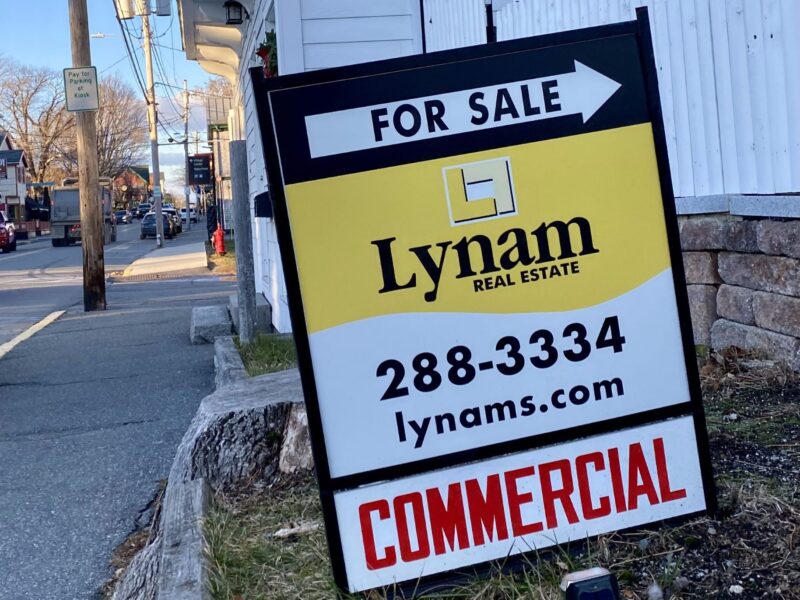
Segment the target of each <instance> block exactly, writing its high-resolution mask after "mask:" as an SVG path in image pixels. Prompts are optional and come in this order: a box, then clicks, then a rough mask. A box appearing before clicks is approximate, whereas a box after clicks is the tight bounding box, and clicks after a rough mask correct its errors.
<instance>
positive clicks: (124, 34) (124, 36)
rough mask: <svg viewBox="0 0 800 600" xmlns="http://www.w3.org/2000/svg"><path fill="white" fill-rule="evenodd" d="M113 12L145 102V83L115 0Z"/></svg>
mask: <svg viewBox="0 0 800 600" xmlns="http://www.w3.org/2000/svg"><path fill="white" fill-rule="evenodd" d="M114 12H115V13H116V16H117V24H118V25H119V30H120V32H121V33H122V39H123V40H124V42H125V49H126V50H127V52H128V58H130V62H131V68H132V69H133V74H134V76H135V77H136V82H137V83H138V84H139V89H141V90H142V94H144V98H145V102H147V92H146V91H145V85H144V82H143V81H142V78H141V74H140V73H139V71H138V70H137V69H136V65H137V64H138V62H136V59H135V53H134V52H133V50H132V49H131V45H130V42H129V41H128V36H127V27H125V26H124V25H123V23H122V19H121V18H120V14H119V7H118V6H117V3H116V2H114Z"/></svg>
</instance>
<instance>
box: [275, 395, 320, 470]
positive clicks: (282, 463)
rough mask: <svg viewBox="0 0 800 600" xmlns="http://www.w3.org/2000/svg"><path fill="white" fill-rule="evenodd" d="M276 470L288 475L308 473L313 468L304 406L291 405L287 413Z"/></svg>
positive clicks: (299, 404)
mask: <svg viewBox="0 0 800 600" xmlns="http://www.w3.org/2000/svg"><path fill="white" fill-rule="evenodd" d="M278 468H279V469H280V471H281V473H288V474H294V473H297V472H300V471H310V470H311V469H313V468H314V457H313V456H312V455H311V438H310V436H309V433H308V416H307V415H306V406H305V404H301V403H296V404H292V408H291V410H290V411H289V418H288V419H287V421H286V429H285V430H284V433H283V446H282V447H281V455H280V458H279V460H278Z"/></svg>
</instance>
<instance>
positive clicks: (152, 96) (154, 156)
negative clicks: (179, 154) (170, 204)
mask: <svg viewBox="0 0 800 600" xmlns="http://www.w3.org/2000/svg"><path fill="white" fill-rule="evenodd" d="M145 6H146V7H147V8H146V9H145V10H144V11H142V43H143V46H144V68H145V75H146V76H147V115H148V117H149V119H148V120H149V122H150V160H151V162H152V165H153V169H152V171H153V172H152V177H153V201H154V202H155V205H156V248H161V246H162V245H163V244H164V217H163V216H162V212H161V170H160V169H159V165H158V113H157V111H156V87H155V84H154V83H153V50H152V48H151V47H150V43H151V40H150V11H149V6H147V5H145Z"/></svg>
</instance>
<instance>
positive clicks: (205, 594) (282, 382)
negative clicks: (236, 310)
mask: <svg viewBox="0 0 800 600" xmlns="http://www.w3.org/2000/svg"><path fill="white" fill-rule="evenodd" d="M214 347H215V348H214V349H215V371H216V378H215V381H216V382H217V389H216V391H215V392H214V393H212V394H210V395H209V396H206V397H205V398H203V400H202V401H201V403H200V406H199V407H198V409H197V413H196V414H195V416H194V418H193V419H192V422H191V424H190V425H189V428H188V429H187V430H186V433H185V434H184V436H183V439H182V440H181V443H180V444H179V446H178V449H177V452H176V455H175V459H174V460H173V463H172V467H171V468H170V472H169V478H168V481H167V487H166V491H165V493H164V507H163V510H162V511H161V516H160V517H159V518H158V520H157V522H155V523H154V524H153V525H152V530H151V532H150V539H151V542H150V543H149V544H148V545H147V546H145V547H144V548H143V549H142V550H141V551H140V552H139V553H138V554H137V555H136V557H135V558H134V559H133V561H132V562H131V564H130V566H129V567H128V569H127V571H126V572H125V574H124V575H123V577H122V579H121V581H120V582H119V584H118V586H117V589H116V590H115V592H114V595H113V596H112V600H144V599H145V598H146V599H148V600H151V599H156V600H208V598H209V586H208V570H207V568H206V567H207V558H206V556H205V552H204V548H205V539H204V535H203V521H204V519H205V518H206V517H207V515H208V510H209V508H210V505H211V502H212V495H211V494H212V492H214V491H219V492H222V493H225V492H227V491H230V490H232V489H236V488H237V486H240V485H242V483H243V482H251V483H252V482H253V481H260V482H262V483H264V482H270V481H273V480H274V479H275V478H277V477H279V476H281V475H282V474H286V475H291V474H293V473H297V472H298V471H300V470H303V471H308V470H310V469H311V468H313V460H312V459H311V452H310V443H309V441H308V435H307V429H308V426H307V419H306V415H305V407H304V405H303V391H302V386H301V383H300V374H299V372H298V370H297V369H288V370H286V371H279V372H277V373H270V374H268V375H260V376H258V377H252V378H248V377H246V374H245V372H244V365H243V363H242V361H241V358H240V357H239V353H238V350H237V349H236V346H235V345H234V343H233V338H232V337H230V336H226V337H222V338H218V339H217V341H216V342H215V344H214ZM217 351H219V359H217Z"/></svg>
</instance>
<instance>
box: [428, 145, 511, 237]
mask: <svg viewBox="0 0 800 600" xmlns="http://www.w3.org/2000/svg"><path fill="white" fill-rule="evenodd" d="M442 174H443V175H444V191H445V194H446V196H447V206H448V208H449V209H450V224H451V225H453V226H454V227H455V226H456V225H465V224H467V223H474V222H476V221H487V220H490V219H498V218H501V217H510V216H513V215H515V214H517V205H516V200H515V197H514V182H513V181H512V179H511V161H510V160H509V159H508V158H493V159H491V160H482V161H480V162H474V163H467V164H463V165H456V166H453V167H445V168H444V169H442Z"/></svg>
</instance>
